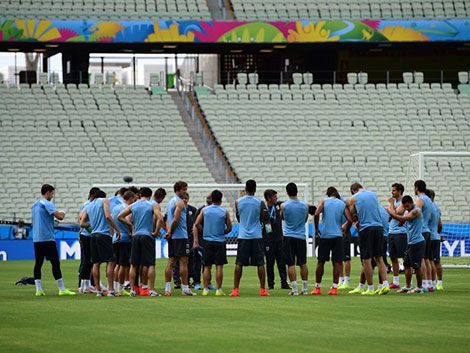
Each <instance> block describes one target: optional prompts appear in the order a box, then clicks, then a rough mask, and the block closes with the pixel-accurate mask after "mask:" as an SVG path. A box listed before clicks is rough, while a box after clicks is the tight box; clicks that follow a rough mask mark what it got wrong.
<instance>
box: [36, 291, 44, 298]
mask: <svg viewBox="0 0 470 353" xmlns="http://www.w3.org/2000/svg"><path fill="white" fill-rule="evenodd" d="M34 295H35V296H36V297H43V296H45V295H46V293H45V292H44V291H43V290H37V291H36V293H35V294H34Z"/></svg>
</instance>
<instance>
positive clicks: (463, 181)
mask: <svg viewBox="0 0 470 353" xmlns="http://www.w3.org/2000/svg"><path fill="white" fill-rule="evenodd" d="M469 176H470V152H419V153H415V154H412V155H410V159H409V162H408V168H407V175H406V185H405V189H406V190H407V192H408V193H412V190H413V184H414V182H415V181H416V180H418V179H422V180H424V181H425V182H426V185H427V187H428V188H430V189H433V190H434V192H435V193H436V199H435V201H436V203H437V204H438V205H439V206H440V207H441V210H442V217H441V218H442V222H443V223H444V226H443V230H442V233H441V234H442V236H443V237H444V241H443V242H442V246H441V254H442V257H441V258H442V262H443V264H445V265H446V266H448V267H451V266H454V267H455V266H464V267H470V206H469V205H470V177H469Z"/></svg>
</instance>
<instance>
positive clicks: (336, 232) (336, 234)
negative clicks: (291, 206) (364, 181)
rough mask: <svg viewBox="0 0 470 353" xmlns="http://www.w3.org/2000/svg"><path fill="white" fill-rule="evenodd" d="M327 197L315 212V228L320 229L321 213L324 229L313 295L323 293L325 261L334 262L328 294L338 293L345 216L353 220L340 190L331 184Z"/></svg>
mask: <svg viewBox="0 0 470 353" xmlns="http://www.w3.org/2000/svg"><path fill="white" fill-rule="evenodd" d="M326 196H327V197H326V198H324V199H322V200H321V201H320V202H319V203H318V207H317V211H316V212H315V217H314V222H315V229H317V231H318V229H319V227H318V225H319V222H320V215H321V214H323V217H322V224H323V230H322V231H321V232H320V242H319V244H318V262H317V269H316V283H315V288H314V289H313V291H312V294H313V295H320V294H321V281H322V278H323V273H324V270H325V262H326V261H330V252H331V261H332V264H333V286H332V288H331V289H330V290H329V292H328V295H338V281H339V275H340V272H341V265H342V260H343V239H342V238H343V229H342V226H343V216H344V217H346V219H349V220H350V221H351V222H352V220H351V215H350V213H349V210H348V209H347V208H346V204H345V203H344V201H342V200H341V197H340V195H339V193H338V190H337V189H336V188H335V187H333V186H330V187H329V188H328V189H327V190H326Z"/></svg>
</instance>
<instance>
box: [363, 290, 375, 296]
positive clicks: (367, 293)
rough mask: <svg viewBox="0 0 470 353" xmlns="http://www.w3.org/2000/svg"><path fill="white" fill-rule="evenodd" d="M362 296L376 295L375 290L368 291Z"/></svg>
mask: <svg viewBox="0 0 470 353" xmlns="http://www.w3.org/2000/svg"><path fill="white" fill-rule="evenodd" d="M361 295H375V290H366V291H364V292H362V293H361Z"/></svg>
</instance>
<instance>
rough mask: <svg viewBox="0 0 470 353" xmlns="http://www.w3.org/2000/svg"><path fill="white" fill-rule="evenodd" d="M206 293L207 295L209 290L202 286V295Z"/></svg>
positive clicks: (205, 295)
mask: <svg viewBox="0 0 470 353" xmlns="http://www.w3.org/2000/svg"><path fill="white" fill-rule="evenodd" d="M208 295H209V290H208V289H206V288H204V290H203V291H202V296H203V297H207V296H208Z"/></svg>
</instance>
